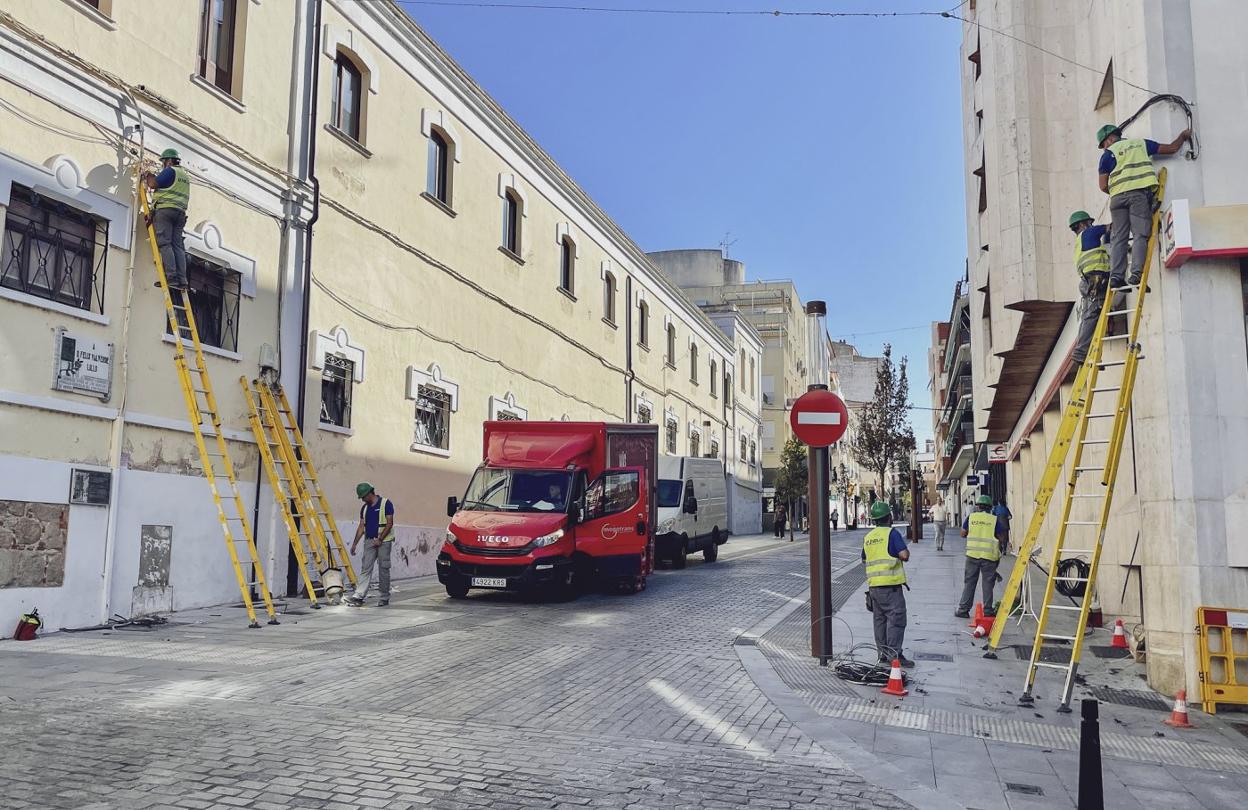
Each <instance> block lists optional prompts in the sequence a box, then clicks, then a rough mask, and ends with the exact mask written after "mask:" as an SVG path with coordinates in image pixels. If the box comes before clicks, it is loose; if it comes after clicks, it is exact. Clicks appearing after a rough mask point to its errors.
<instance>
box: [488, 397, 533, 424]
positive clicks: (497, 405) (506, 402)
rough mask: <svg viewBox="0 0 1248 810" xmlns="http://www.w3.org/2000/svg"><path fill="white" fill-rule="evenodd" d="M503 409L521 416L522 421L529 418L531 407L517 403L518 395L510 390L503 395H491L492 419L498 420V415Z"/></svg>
mask: <svg viewBox="0 0 1248 810" xmlns="http://www.w3.org/2000/svg"><path fill="white" fill-rule="evenodd" d="M502 411H507V412H508V413H512V414H515V415H516V416H518V417H520V420H521V421H526V420H528V418H529V409H528V408H521V407H520V406H519V405H517V404H516V395H515V394H513V393H512V392H510V391H508V392H507V393H505V394H503V395H502V396H501V397H493V396H492V397H490V421H492V422H493V421H497V420H498V415H499V413H500V412H502Z"/></svg>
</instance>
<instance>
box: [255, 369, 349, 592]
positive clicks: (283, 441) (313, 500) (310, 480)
mask: <svg viewBox="0 0 1248 810" xmlns="http://www.w3.org/2000/svg"><path fill="white" fill-rule="evenodd" d="M259 393H260V399H261V402H262V403H263V405H264V408H265V410H266V411H268V412H269V413H271V414H273V422H274V426H275V427H274V432H275V433H276V435H277V438H278V442H279V444H280V445H281V448H282V452H283V453H284V454H285V455H286V459H287V468H288V469H289V470H291V477H292V478H293V479H294V480H295V485H296V486H297V487H298V489H299V491H300V493H301V494H302V497H303V500H304V505H305V509H306V512H305V514H308V515H311V516H312V521H311V522H312V524H313V529H314V530H313V535H312V536H313V537H314V538H316V539H317V540H318V541H319V543H320V547H321V553H322V556H323V558H324V559H325V561H326V568H342V570H343V571H344V572H346V575H347V581H349V582H350V583H351V584H352V585H355V584H356V578H355V568H354V567H352V565H351V555H350V554H348V553H347V545H346V543H344V542H343V540H342V535H341V534H340V533H339V531H338V523H337V522H336V521H335V520H334V513H333V510H331V509H330V508H329V498H327V497H325V491H324V490H323V489H321V481H320V478H319V477H318V476H317V474H316V466H315V465H314V464H313V463H312V456H311V454H310V453H308V446H307V444H306V443H305V442H304V440H303V431H301V430H300V429H299V423H298V421H297V420H296V419H295V413H294V411H293V410H291V407H290V401H289V400H287V399H286V391H285V389H283V388H282V386H281V385H277V384H275V385H272V386H263V387H261V388H260V391H259ZM278 424H280V425H281V428H280V429H278V428H277V425H278ZM335 557H336V558H337V559H335ZM324 570H325V569H322V571H324Z"/></svg>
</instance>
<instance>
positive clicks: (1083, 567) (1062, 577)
mask: <svg viewBox="0 0 1248 810" xmlns="http://www.w3.org/2000/svg"><path fill="white" fill-rule="evenodd" d="M1091 573H1092V566H1091V565H1089V564H1088V563H1087V562H1085V561H1084V560H1081V559H1079V558H1078V557H1068V558H1067V559H1064V560H1062V561H1061V562H1059V563H1058V564H1057V581H1056V582H1055V583H1054V586H1055V587H1056V588H1057V592H1058V593H1060V594H1061V595H1062V596H1069V597H1071V598H1072V599H1081V598H1082V597H1083V594H1084V592H1085V591H1086V590H1087V589H1088V582H1087V580H1088V575H1089V574H1091ZM1072 577H1078V578H1079V580H1082V581H1076V580H1073V579H1072Z"/></svg>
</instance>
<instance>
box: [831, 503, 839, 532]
mask: <svg viewBox="0 0 1248 810" xmlns="http://www.w3.org/2000/svg"><path fill="white" fill-rule="evenodd" d="M840 519H841V513H840V512H838V511H836V507H832V531H836V524H837V522H838V521H840Z"/></svg>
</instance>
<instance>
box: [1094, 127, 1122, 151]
mask: <svg viewBox="0 0 1248 810" xmlns="http://www.w3.org/2000/svg"><path fill="white" fill-rule="evenodd" d="M1114 133H1118V134H1119V135H1121V134H1122V130H1120V129H1118V125H1117V124H1106V125H1105V126H1103V127H1101V128H1100V129H1098V130H1097V131H1096V145H1097V146H1099V147H1101V148H1102V149H1104V148H1105V139H1106V138H1108V137H1109V136H1110V135H1113V134H1114Z"/></svg>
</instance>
